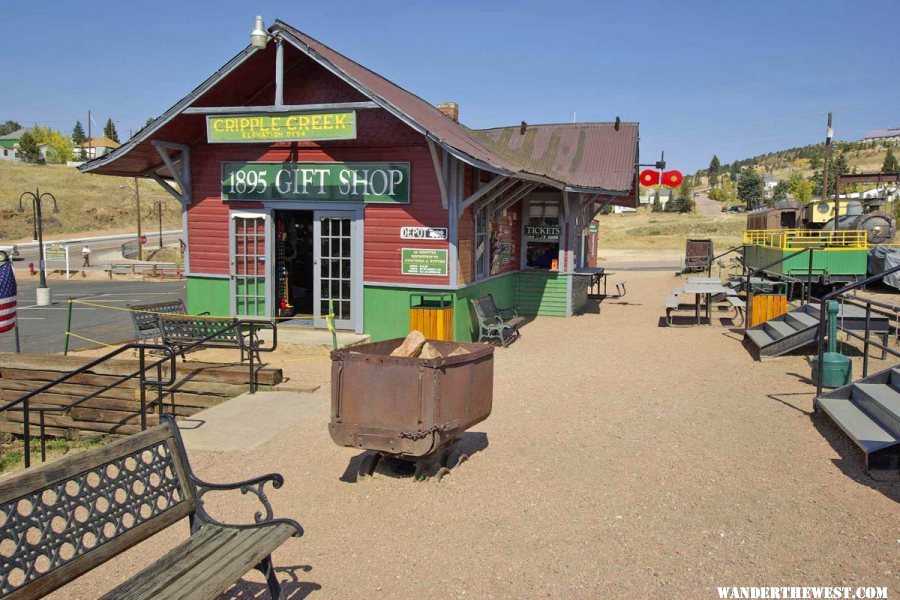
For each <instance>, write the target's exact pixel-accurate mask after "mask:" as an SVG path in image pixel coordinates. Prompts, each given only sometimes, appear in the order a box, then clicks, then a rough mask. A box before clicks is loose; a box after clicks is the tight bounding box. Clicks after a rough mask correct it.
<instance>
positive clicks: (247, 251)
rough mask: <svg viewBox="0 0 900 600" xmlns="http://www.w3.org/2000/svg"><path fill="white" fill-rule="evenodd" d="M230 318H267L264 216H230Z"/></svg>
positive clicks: (241, 214) (248, 214)
mask: <svg viewBox="0 0 900 600" xmlns="http://www.w3.org/2000/svg"><path fill="white" fill-rule="evenodd" d="M231 256H232V258H231V297H232V301H233V304H232V314H234V315H235V316H237V317H266V316H268V315H269V311H268V309H267V306H266V289H267V286H266V280H267V269H266V216H265V215H264V214H254V213H232V215H231Z"/></svg>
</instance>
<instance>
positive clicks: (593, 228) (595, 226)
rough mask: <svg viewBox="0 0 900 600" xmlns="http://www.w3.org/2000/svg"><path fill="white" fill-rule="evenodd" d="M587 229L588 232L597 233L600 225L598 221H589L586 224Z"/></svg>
mask: <svg viewBox="0 0 900 600" xmlns="http://www.w3.org/2000/svg"><path fill="white" fill-rule="evenodd" d="M588 231H589V232H590V233H597V232H598V231H600V225H599V224H598V223H591V224H590V225H588Z"/></svg>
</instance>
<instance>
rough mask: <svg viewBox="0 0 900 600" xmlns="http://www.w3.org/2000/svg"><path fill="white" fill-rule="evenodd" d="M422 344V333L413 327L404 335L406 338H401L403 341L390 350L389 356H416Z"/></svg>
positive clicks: (423, 338)
mask: <svg viewBox="0 0 900 600" xmlns="http://www.w3.org/2000/svg"><path fill="white" fill-rule="evenodd" d="M424 345H425V336H424V335H422V332H421V331H418V330H416V329H413V330H412V331H410V332H409V335H408V336H406V339H405V340H403V343H402V344H400V345H399V346H397V347H396V348H395V349H394V351H393V352H391V356H398V357H407V358H413V357H415V356H418V354H419V352H421V350H422V346H424Z"/></svg>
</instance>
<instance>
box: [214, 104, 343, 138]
mask: <svg viewBox="0 0 900 600" xmlns="http://www.w3.org/2000/svg"><path fill="white" fill-rule="evenodd" d="M206 139H207V141H209V143H211V144H235V143H238V144H240V143H244V144H246V143H267V142H302V141H313V142H321V141H328V140H355V139H356V112H355V111H352V110H351V111H346V112H315V113H310V112H290V113H276V114H255V115H209V116H207V117H206Z"/></svg>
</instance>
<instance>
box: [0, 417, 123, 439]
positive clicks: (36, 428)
mask: <svg viewBox="0 0 900 600" xmlns="http://www.w3.org/2000/svg"><path fill="white" fill-rule="evenodd" d="M38 418H39V417H38V416H37V415H36V414H33V415H31V419H30V420H31V431H32V435H34V436H37V435H38V434H39V432H40V425H39V423H40V421H39V420H38ZM23 421H24V416H23V415H22V413H20V412H16V411H9V412H8V413H7V421H6V422H7V423H19V424H20V423H22V422H23ZM44 423H45V425H46V426H47V427H56V428H59V429H79V430H81V433H82V434H84V433H86V432H89V431H96V432H99V433H118V434H120V435H129V434H132V433H137V432H139V431H140V430H141V426H140V421H138V424H136V425H130V424H129V425H120V424H117V423H101V422H96V421H79V420H76V419H73V418H71V417H67V416H64V415H52V414H47V415H46V416H45V417H44ZM21 431H22V426H21V425H19V432H20V433H21Z"/></svg>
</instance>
